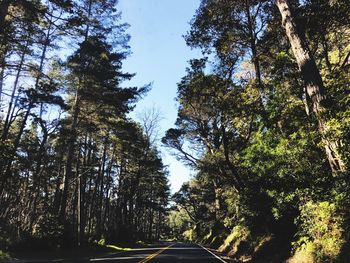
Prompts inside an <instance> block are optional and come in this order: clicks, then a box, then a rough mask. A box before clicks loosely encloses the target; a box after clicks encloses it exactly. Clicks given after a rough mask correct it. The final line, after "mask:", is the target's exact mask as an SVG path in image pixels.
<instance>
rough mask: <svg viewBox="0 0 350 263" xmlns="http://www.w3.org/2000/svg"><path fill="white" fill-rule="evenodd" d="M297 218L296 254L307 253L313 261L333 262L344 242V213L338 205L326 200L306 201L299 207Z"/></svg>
mask: <svg viewBox="0 0 350 263" xmlns="http://www.w3.org/2000/svg"><path fill="white" fill-rule="evenodd" d="M299 220H300V224H301V230H300V232H301V233H299V235H300V237H299V239H298V240H297V241H296V243H295V246H296V247H297V252H296V254H298V253H305V254H308V255H309V257H312V258H313V260H314V262H335V261H336V260H337V258H338V257H339V255H340V254H341V250H342V248H343V246H344V244H345V242H346V240H345V233H344V232H345V229H344V223H345V222H344V215H343V214H342V212H341V211H339V208H338V206H337V205H336V204H335V203H330V202H328V201H324V202H318V203H314V202H312V201H310V202H307V203H305V204H304V205H303V206H302V207H301V214H300V217H299Z"/></svg>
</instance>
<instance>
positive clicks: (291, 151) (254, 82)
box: [163, 0, 350, 262]
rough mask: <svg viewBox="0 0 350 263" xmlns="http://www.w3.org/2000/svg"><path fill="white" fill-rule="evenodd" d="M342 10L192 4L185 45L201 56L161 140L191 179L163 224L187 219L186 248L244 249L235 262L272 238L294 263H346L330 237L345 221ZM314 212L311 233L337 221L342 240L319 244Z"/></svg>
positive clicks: (181, 87) (296, 4)
mask: <svg viewBox="0 0 350 263" xmlns="http://www.w3.org/2000/svg"><path fill="white" fill-rule="evenodd" d="M345 2H346V1H334V2H329V1H284V0H281V1H279V0H277V1H239V2H236V1H221V0H209V1H202V2H201V5H200V6H199V9H198V10H197V12H196V14H195V16H194V18H193V20H192V22H191V29H190V31H189V32H188V33H187V35H186V37H185V39H186V41H187V43H188V45H189V46H191V47H195V48H200V49H201V50H202V52H203V54H204V56H205V57H204V58H203V59H200V60H192V61H190V69H188V71H187V74H186V76H185V77H184V78H183V79H182V80H181V82H180V83H179V84H178V97H177V98H178V102H179V109H178V119H177V121H176V123H175V125H176V127H175V128H173V129H170V130H168V131H167V133H166V136H165V137H164V138H163V142H164V143H165V145H166V146H168V147H171V148H172V149H174V150H175V151H174V153H175V154H176V155H177V156H178V158H179V159H181V160H184V161H185V163H187V164H189V165H191V167H192V168H193V169H194V170H195V171H196V172H197V174H196V175H195V177H194V178H193V179H192V180H191V181H190V182H189V183H188V184H186V185H184V187H183V188H182V189H181V190H180V191H179V192H178V193H177V194H175V195H174V200H176V202H177V204H178V206H177V207H178V209H177V210H176V209H175V210H174V211H173V212H172V214H171V216H172V217H171V218H175V217H176V216H175V214H176V212H175V211H178V213H179V215H183V213H184V212H186V211H187V212H188V217H187V219H186V220H187V221H189V222H191V223H190V227H188V228H186V232H185V234H184V235H185V236H186V237H187V238H189V236H191V238H192V239H194V240H201V241H203V242H207V243H210V244H211V245H212V246H214V247H217V248H219V246H220V244H226V245H225V246H224V245H223V249H228V247H229V246H232V247H233V248H236V249H238V250H239V249H241V250H239V251H236V252H237V253H236V255H237V259H239V257H240V256H241V255H243V254H245V255H246V256H248V254H249V253H251V251H257V249H258V248H257V247H253V246H254V242H258V243H259V242H260V241H258V240H261V239H259V238H261V237H262V236H265V237H268V236H270V235H273V237H274V238H272V239H271V240H276V241H271V242H277V243H278V244H285V246H286V248H287V247H288V246H289V245H290V244H291V242H296V243H294V244H296V245H295V251H298V252H297V253H296V254H298V253H311V256H310V257H313V258H314V260H315V261H317V260H319V262H322V260H323V261H325V260H326V261H327V260H335V258H338V259H339V258H342V257H344V255H342V254H341V252H340V251H341V246H342V245H341V244H343V245H344V244H345V243H346V242H348V237H347V235H345V234H339V233H340V232H341V231H345V229H347V225H348V223H344V224H343V223H341V222H348V219H349V214H348V213H347V212H344V211H345V210H347V207H348V205H349V204H348V202H347V201H346V198H347V197H345V196H349V193H350V192H349V190H348V189H349V181H348V178H347V177H348V173H349V168H348V167H349V160H348V157H347V156H348V152H349V145H350V144H349V140H348V139H347V137H348V134H349V133H348V128H346V127H345V126H346V125H347V124H346V123H348V119H349V114H348V110H347V109H346V106H345V104H344V103H345V101H348V99H349V93H348V92H347V87H348V85H347V82H348V81H349V60H348V53H349V48H350V43H349V38H347V37H345V36H347V35H348V34H349V30H348V29H347V27H348V26H349V18H348V16H347V15H346V14H345V13H344V12H346V11H345V10H347V11H349V10H350V7H349V5H348V4H347V3H345ZM281 17H282V19H281ZM325 17H327V19H326V18H325ZM281 21H282V22H281ZM336 41H338V44H336ZM340 47H341V48H340ZM198 185H200V189H205V190H202V192H201V194H198V191H200V190H199V187H198ZM340 185H342V186H340ZM208 189H210V190H208ZM207 190H208V191H207ZM208 192H209V193H211V195H210V194H209V193H208ZM193 200H196V201H195V203H196V204H198V205H197V207H196V208H193V203H194V201H193ZM202 206H203V207H206V209H205V210H203V211H202V213H200V214H198V216H197V217H194V216H193V215H194V212H195V209H198V208H199V207H202ZM311 207H312V208H311ZM315 207H317V209H320V210H322V211H323V212H322V213H324V215H325V218H324V220H325V221H322V223H321V222H318V223H320V224H323V223H325V222H326V221H327V220H328V219H326V218H330V217H332V216H334V217H336V218H342V219H341V220H340V219H339V220H340V221H337V223H335V225H334V228H333V229H338V230H339V229H343V230H340V232H336V231H338V230H334V231H333V230H330V229H329V230H327V231H326V232H325V233H323V234H322V236H323V238H320V236H318V237H317V238H316V236H317V235H316V234H315V232H312V231H313V230H314V231H316V230H315V229H316V228H317V227H316V228H313V226H311V225H310V224H311V223H310V222H314V224H318V223H316V221H317V220H316V217H317V215H316V210H317V209H316V208H315ZM314 208H315V210H313V209H314ZM213 211H214V212H213ZM215 211H216V212H215ZM305 213H306V214H307V217H308V219H306V217H305ZM320 213H321V212H320ZM171 218H170V220H172V219H171ZM305 220H308V221H305ZM342 220H344V221H342ZM172 222H173V221H172ZM295 222H297V223H295ZM325 224H327V223H325ZM330 224H331V223H330ZM197 229H201V231H199V232H196V230H197ZM310 229H313V230H310ZM231 231H232V232H231ZM332 231H333V232H332ZM189 232H190V233H192V235H188V233H189ZM230 232H231V234H232V235H230ZM248 233H249V234H248ZM342 233H345V232H342ZM294 235H299V236H300V239H297V238H295V237H294V238H293V236H294ZM225 237H227V240H226V241H225V242H224V239H225ZM303 238H304V239H303ZM328 238H335V239H336V240H337V241H336V242H335V243H334V244H335V245H334V247H332V248H330V250H327V249H326V248H325V246H324V245H325V243H324V242H326V241H324V242H323V241H320V239H322V240H326V239H327V240H328ZM306 239H307V241H305V243H306V245H302V244H301V243H302V242H304V241H301V240H306ZM218 240H219V241H218ZM227 242H228V243H227ZM230 242H231V243H230ZM235 242H236V243H235ZM239 242H242V243H241V245H240V243H239ZM298 242H299V243H298ZM306 246H307V247H308V248H310V250H308V251H309V252H305V251H306V250H307V249H306ZM311 247H312V249H311ZM327 251H328V252H327ZM256 253H258V252H256ZM327 253H329V254H327ZM303 255H305V254H303ZM327 255H332V256H329V257H328V256H327ZM249 256H253V257H254V255H251V254H250V255H249ZM256 256H257V257H259V256H258V255H256ZM287 256H288V255H287ZM296 256H297V255H296ZM284 257H286V255H284ZM284 259H285V258H284ZM281 261H282V258H281Z"/></svg>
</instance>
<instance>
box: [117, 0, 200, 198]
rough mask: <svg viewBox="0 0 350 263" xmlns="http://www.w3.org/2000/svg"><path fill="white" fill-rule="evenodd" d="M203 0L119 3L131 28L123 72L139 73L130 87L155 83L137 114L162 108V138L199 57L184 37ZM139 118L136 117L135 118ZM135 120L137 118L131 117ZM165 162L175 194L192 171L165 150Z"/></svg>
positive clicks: (124, 19)
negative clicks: (182, 86) (187, 74)
mask: <svg viewBox="0 0 350 263" xmlns="http://www.w3.org/2000/svg"><path fill="white" fill-rule="evenodd" d="M199 3H200V0H176V1H175V0H119V10H120V11H121V12H122V21H123V22H127V23H129V24H130V28H129V29H128V33H129V34H130V35H131V41H130V46H131V52H132V54H131V56H130V57H128V59H127V60H126V61H124V66H123V68H124V71H127V72H130V73H134V72H135V73H136V76H135V77H134V78H133V80H132V81H130V82H129V83H127V84H128V85H131V86H143V85H145V84H147V83H150V82H153V88H152V90H151V91H150V92H149V93H148V95H147V97H145V98H144V99H143V100H142V101H140V102H139V103H138V104H137V107H136V109H135V111H134V112H136V113H137V112H142V111H143V110H145V109H147V108H150V107H152V106H153V105H154V106H155V107H156V108H159V109H160V111H161V112H162V116H163V117H164V119H163V120H162V121H161V123H160V125H161V136H163V134H164V132H165V131H166V130H167V129H169V128H171V127H174V122H175V120H176V115H177V105H176V102H175V97H176V91H177V85H176V83H178V82H179V81H180V79H181V77H183V76H184V75H185V69H186V67H187V61H188V60H190V59H192V58H195V57H200V52H199V51H198V50H191V49H190V48H189V47H187V46H186V43H185V40H184V39H183V37H182V36H183V35H184V34H186V32H187V31H188V30H189V21H190V20H191V18H192V17H193V16H194V14H195V11H196V9H197V8H198V7H199ZM136 115H137V114H136ZM132 116H135V114H134V115H132ZM162 153H163V161H164V163H165V164H166V165H169V171H170V177H169V179H170V183H171V189H172V192H175V191H177V190H178V189H179V188H180V187H181V185H182V183H183V182H184V181H187V180H188V179H189V175H190V170H189V169H188V168H187V167H185V166H184V165H183V164H181V163H180V162H179V161H177V160H176V159H175V157H173V156H171V155H170V154H169V153H168V151H167V149H164V148H163V149H162Z"/></svg>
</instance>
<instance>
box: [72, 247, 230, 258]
mask: <svg viewBox="0 0 350 263" xmlns="http://www.w3.org/2000/svg"><path fill="white" fill-rule="evenodd" d="M79 262H95V263H102V262H111V263H112V262H127V263H147V262H149V263H173V262H179V263H189V262H191V263H196V262H197V263H220V262H221V263H222V262H226V261H224V260H222V259H220V258H218V257H217V256H215V255H214V254H212V253H211V252H209V251H208V250H206V249H205V248H203V247H200V246H198V245H193V244H184V243H168V244H164V245H162V246H159V247H152V248H142V249H133V250H130V251H125V252H121V253H116V254H110V255H108V256H105V257H99V258H92V259H89V261H79Z"/></svg>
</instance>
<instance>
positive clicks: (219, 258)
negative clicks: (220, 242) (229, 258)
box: [197, 244, 227, 263]
mask: <svg viewBox="0 0 350 263" xmlns="http://www.w3.org/2000/svg"><path fill="white" fill-rule="evenodd" d="M197 245H198V246H200V247H201V248H203V249H204V250H206V251H208V252H209V253H210V254H212V255H213V256H214V257H216V258H217V259H218V260H220V261H221V262H224V263H227V262H226V261H225V260H223V259H222V258H221V257H219V256H218V255H215V254H214V253H213V252H211V251H210V250H209V249H207V248H205V247H203V246H202V245H200V244H197Z"/></svg>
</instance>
